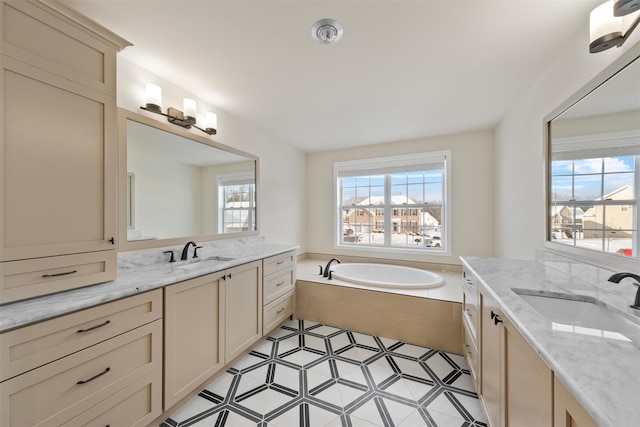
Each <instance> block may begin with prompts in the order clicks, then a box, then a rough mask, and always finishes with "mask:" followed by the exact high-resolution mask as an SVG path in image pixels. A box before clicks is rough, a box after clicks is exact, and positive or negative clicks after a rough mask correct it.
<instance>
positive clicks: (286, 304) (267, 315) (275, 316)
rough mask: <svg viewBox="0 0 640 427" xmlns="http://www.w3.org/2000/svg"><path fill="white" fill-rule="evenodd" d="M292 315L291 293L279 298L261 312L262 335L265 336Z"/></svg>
mask: <svg viewBox="0 0 640 427" xmlns="http://www.w3.org/2000/svg"><path fill="white" fill-rule="evenodd" d="M292 314H293V292H290V293H288V294H286V295H283V296H281V297H280V298H278V299H277V300H275V301H273V302H272V303H271V304H269V305H267V306H265V307H264V309H263V310H262V317H263V321H262V325H263V329H262V335H266V334H267V333H268V332H269V331H271V330H272V329H273V328H275V327H276V326H278V324H280V322H282V321H283V320H284V319H286V318H287V317H289V316H291V315H292Z"/></svg>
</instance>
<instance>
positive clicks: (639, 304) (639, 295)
mask: <svg viewBox="0 0 640 427" xmlns="http://www.w3.org/2000/svg"><path fill="white" fill-rule="evenodd" d="M627 277H630V278H632V279H634V280H635V282H634V283H633V285H634V286H636V287H637V288H638V290H637V291H636V298H635V301H634V302H633V305H630V306H629V307H631V308H635V309H637V310H640V276H638V275H637V274H633V273H616V274H613V275H612V276H611V277H609V279H608V280H609V281H610V282H613V283H620V281H621V280H622V279H625V278H627Z"/></svg>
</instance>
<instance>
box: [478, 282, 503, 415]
mask: <svg viewBox="0 0 640 427" xmlns="http://www.w3.org/2000/svg"><path fill="white" fill-rule="evenodd" d="M480 301H481V307H480V312H481V314H480V323H481V325H480V330H481V334H480V337H481V338H480V346H481V349H480V364H481V367H482V368H481V369H482V371H481V374H480V378H481V379H480V381H481V389H480V394H481V397H482V402H483V404H484V409H485V412H486V414H487V418H488V419H489V424H490V425H491V426H492V427H499V426H501V425H502V423H501V411H502V374H501V369H502V368H501V363H502V349H503V342H502V340H503V334H502V324H501V323H496V322H495V316H496V315H498V316H499V315H500V310H499V309H498V305H497V303H496V301H495V300H494V299H493V297H491V296H490V295H489V294H487V293H486V292H482V293H481V294H480Z"/></svg>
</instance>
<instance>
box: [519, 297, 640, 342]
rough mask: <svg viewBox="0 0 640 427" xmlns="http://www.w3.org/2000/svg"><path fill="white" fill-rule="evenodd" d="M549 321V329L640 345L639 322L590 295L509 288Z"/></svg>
mask: <svg viewBox="0 0 640 427" xmlns="http://www.w3.org/2000/svg"><path fill="white" fill-rule="evenodd" d="M512 290H513V291H514V292H515V293H516V294H518V296H519V297H520V298H522V299H523V300H524V301H525V302H527V304H529V305H530V306H531V307H533V308H534V309H535V310H536V311H537V312H538V313H540V314H541V315H542V316H543V317H545V318H546V319H547V320H548V321H550V322H551V325H552V329H553V330H555V331H560V332H569V333H573V334H581V335H591V336H597V337H602V338H609V339H616V340H622V341H633V342H635V343H636V344H640V325H638V324H636V323H634V322H632V321H630V320H628V319H627V318H625V317H623V316H621V315H619V314H617V313H614V312H613V311H611V310H610V309H608V308H607V307H606V306H605V305H604V304H602V303H601V302H600V301H599V300H597V299H595V298H593V297H587V296H581V295H572V294H557V293H552V292H544V291H535V290H529V289H512Z"/></svg>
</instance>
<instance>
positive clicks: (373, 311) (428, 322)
mask: <svg viewBox="0 0 640 427" xmlns="http://www.w3.org/2000/svg"><path fill="white" fill-rule="evenodd" d="M326 261H327V260H320V259H305V260H303V261H301V262H299V263H298V267H297V269H298V271H297V281H296V294H297V297H296V300H297V304H296V311H295V315H296V317H298V318H300V319H305V320H311V321H314V322H319V323H324V324H327V325H333V326H336V327H340V328H347V329H352V330H356V331H359V332H363V333H367V334H371V335H378V336H382V337H387V338H392V339H397V340H402V341H404V342H407V343H410V344H415V345H420V346H425V347H430V348H435V349H438V350H443V351H448V352H451V353H456V354H462V283H463V278H462V275H461V274H453V273H445V272H440V271H438V272H437V273H438V274H440V275H442V277H443V278H444V279H445V285H444V286H442V287H439V288H434V289H413V290H410V289H389V288H385V289H372V288H367V287H365V286H362V285H357V284H353V283H348V282H343V281H340V280H337V279H333V280H328V279H326V278H323V277H321V276H320V275H319V274H318V272H319V268H318V264H322V265H324V264H326Z"/></svg>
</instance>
